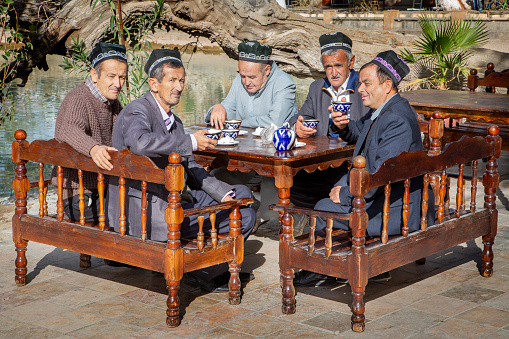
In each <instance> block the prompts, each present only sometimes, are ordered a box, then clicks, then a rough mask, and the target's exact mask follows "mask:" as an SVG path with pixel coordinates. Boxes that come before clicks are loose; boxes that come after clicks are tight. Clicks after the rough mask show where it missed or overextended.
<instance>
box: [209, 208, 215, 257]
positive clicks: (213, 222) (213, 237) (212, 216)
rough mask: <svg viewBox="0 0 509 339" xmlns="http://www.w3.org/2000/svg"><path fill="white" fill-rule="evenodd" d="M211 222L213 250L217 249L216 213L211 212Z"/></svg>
mask: <svg viewBox="0 0 509 339" xmlns="http://www.w3.org/2000/svg"><path fill="white" fill-rule="evenodd" d="M209 220H210V225H211V229H210V238H211V242H212V248H214V249H215V248H217V230H216V212H211V213H210V214H209Z"/></svg>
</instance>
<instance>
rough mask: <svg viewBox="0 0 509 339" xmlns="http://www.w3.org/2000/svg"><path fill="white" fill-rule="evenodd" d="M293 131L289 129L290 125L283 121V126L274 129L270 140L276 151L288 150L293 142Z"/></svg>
mask: <svg viewBox="0 0 509 339" xmlns="http://www.w3.org/2000/svg"><path fill="white" fill-rule="evenodd" d="M295 137H296V135H295V131H294V130H292V129H290V125H289V124H288V123H285V124H284V125H283V127H280V128H278V129H276V130H275V131H274V134H273V136H272V142H273V143H274V147H275V148H276V150H278V151H289V150H291V149H292V148H293V146H294V144H295Z"/></svg>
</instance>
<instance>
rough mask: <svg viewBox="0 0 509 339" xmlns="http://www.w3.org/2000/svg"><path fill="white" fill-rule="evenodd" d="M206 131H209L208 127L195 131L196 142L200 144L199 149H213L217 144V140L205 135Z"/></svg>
mask: <svg viewBox="0 0 509 339" xmlns="http://www.w3.org/2000/svg"><path fill="white" fill-rule="evenodd" d="M205 133H207V130H206V129H202V130H199V131H197V132H195V133H193V135H194V138H195V139H196V143H197V144H198V151H203V150H206V149H212V148H214V147H215V146H216V145H217V140H213V139H211V138H209V137H208V136H206V135H205Z"/></svg>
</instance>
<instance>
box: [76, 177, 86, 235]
mask: <svg viewBox="0 0 509 339" xmlns="http://www.w3.org/2000/svg"><path fill="white" fill-rule="evenodd" d="M78 182H79V184H78V192H79V204H78V205H79V209H80V225H81V226H83V225H85V186H84V185H83V171H82V170H80V169H79V170H78Z"/></svg>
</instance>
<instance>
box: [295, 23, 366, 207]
mask: <svg viewBox="0 0 509 339" xmlns="http://www.w3.org/2000/svg"><path fill="white" fill-rule="evenodd" d="M319 41H320V52H321V61H322V64H323V68H324V70H325V75H326V76H325V78H322V79H318V80H315V81H313V82H312V83H311V85H310V86H309V92H308V96H307V98H306V101H305V102H304V105H302V107H301V108H300V110H299V115H298V116H294V117H293V118H292V119H290V124H291V125H293V126H294V128H295V132H296V133H297V136H298V137H299V138H310V137H313V136H314V135H321V136H336V137H337V136H338V135H337V131H336V130H335V129H333V128H334V122H333V121H332V118H330V114H331V112H332V107H331V104H332V102H333V101H345V102H351V103H352V106H351V107H350V119H351V120H359V119H361V118H362V117H363V116H365V115H366V113H367V112H368V110H369V108H367V107H365V106H364V105H363V104H362V100H361V96H360V94H359V92H358V91H356V88H357V86H358V83H359V80H358V74H357V72H356V71H355V70H354V69H353V66H354V64H355V55H354V54H353V52H352V40H351V39H350V38H349V37H348V36H346V35H345V34H343V33H341V32H335V33H327V34H323V35H322V36H320V38H319ZM304 119H318V120H320V123H319V124H318V126H317V127H316V129H314V128H309V127H306V126H304V125H303V121H304ZM347 172H348V166H347V165H346V164H345V165H344V166H340V167H338V168H328V169H326V170H325V171H319V170H317V171H315V172H312V173H307V172H305V171H300V172H299V173H297V175H296V176H295V177H294V179H293V182H294V185H293V186H292V188H291V189H290V201H291V202H292V203H293V204H294V205H295V206H299V207H307V208H313V207H314V206H315V204H316V203H317V202H318V201H319V200H320V199H322V198H326V197H327V196H328V192H329V191H330V189H331V188H332V187H333V186H334V184H335V183H336V182H337V181H338V180H339V179H340V178H341V177H342V176H343V175H345V174H346V173H347Z"/></svg>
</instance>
